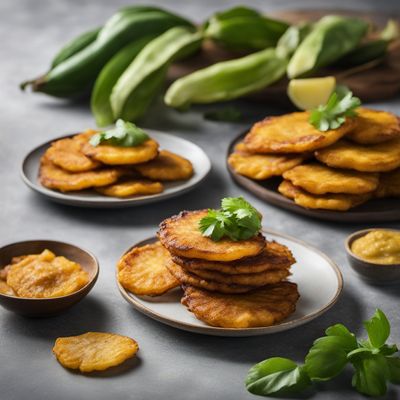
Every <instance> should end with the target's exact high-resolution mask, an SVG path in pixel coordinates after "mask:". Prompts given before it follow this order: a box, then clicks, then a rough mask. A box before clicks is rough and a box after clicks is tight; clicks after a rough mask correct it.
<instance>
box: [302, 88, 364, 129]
mask: <svg viewBox="0 0 400 400" xmlns="http://www.w3.org/2000/svg"><path fill="white" fill-rule="evenodd" d="M360 105H361V101H360V99H359V98H358V97H353V94H352V93H351V92H348V93H347V94H345V95H344V96H343V97H342V98H339V96H338V94H337V93H336V92H334V93H332V94H331V96H330V97H329V100H328V102H327V103H326V104H325V105H321V106H319V107H318V108H316V109H315V110H312V111H311V114H310V118H309V122H310V124H311V125H313V126H314V127H315V128H317V129H318V130H320V131H322V132H325V131H327V130H329V129H337V128H339V127H340V126H341V125H343V124H344V122H345V121H346V117H355V116H356V115H357V113H356V112H355V109H356V108H357V107H359V106H360Z"/></svg>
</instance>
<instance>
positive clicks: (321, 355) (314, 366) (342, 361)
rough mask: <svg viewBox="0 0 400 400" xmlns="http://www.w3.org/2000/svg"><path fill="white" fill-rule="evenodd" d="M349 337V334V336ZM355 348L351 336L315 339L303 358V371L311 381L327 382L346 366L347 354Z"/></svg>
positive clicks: (355, 345)
mask: <svg viewBox="0 0 400 400" xmlns="http://www.w3.org/2000/svg"><path fill="white" fill-rule="evenodd" d="M350 335H351V334H350ZM356 347H357V342H354V340H353V338H352V337H351V336H324V337H322V338H319V339H317V340H316V341H315V342H314V344H313V346H312V347H311V349H310V351H309V352H308V354H307V356H306V358H305V365H304V367H305V369H306V371H307V373H308V375H309V377H310V378H311V379H313V380H322V381H325V380H329V379H332V378H333V377H334V376H336V375H338V374H340V372H342V370H343V368H344V367H345V366H346V364H347V362H348V359H347V354H348V353H349V352H350V351H352V350H353V349H354V348H356Z"/></svg>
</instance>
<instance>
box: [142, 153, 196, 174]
mask: <svg viewBox="0 0 400 400" xmlns="http://www.w3.org/2000/svg"><path fill="white" fill-rule="evenodd" d="M135 169H136V170H137V171H138V172H139V173H140V175H142V176H144V177H145V178H149V179H152V180H155V181H179V180H184V179H189V178H190V177H191V176H192V175H193V166H192V163H191V162H190V161H189V160H187V159H186V158H183V157H181V156H179V155H178V154H175V153H172V152H170V151H167V150H161V151H160V153H159V154H158V156H157V157H156V158H155V159H154V160H151V161H148V162H146V163H144V164H139V165H135Z"/></svg>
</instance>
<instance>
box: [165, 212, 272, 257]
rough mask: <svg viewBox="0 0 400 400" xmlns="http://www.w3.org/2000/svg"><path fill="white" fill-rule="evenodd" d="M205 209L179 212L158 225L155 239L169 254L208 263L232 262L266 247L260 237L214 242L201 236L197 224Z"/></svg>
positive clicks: (203, 215)
mask: <svg viewBox="0 0 400 400" xmlns="http://www.w3.org/2000/svg"><path fill="white" fill-rule="evenodd" d="M206 215H207V210H197V211H182V212H181V213H180V214H178V215H175V216H173V217H171V218H168V219H166V220H164V221H163V222H161V224H160V230H159V232H158V236H159V238H160V241H161V243H162V244H163V245H164V246H165V247H166V248H167V249H168V250H169V251H170V253H171V254H172V255H178V256H181V257H186V258H200V259H202V260H210V261H233V260H239V259H241V258H244V257H251V256H256V255H258V254H260V253H261V252H262V251H263V249H264V248H265V238H264V236H262V235H261V234H258V235H257V236H254V237H253V238H251V239H248V240H240V241H237V242H235V241H232V240H229V239H222V240H220V241H218V242H214V241H213V240H211V239H210V238H208V237H205V236H203V235H202V233H201V231H200V228H199V222H200V220H201V219H202V218H203V217H205V216H206Z"/></svg>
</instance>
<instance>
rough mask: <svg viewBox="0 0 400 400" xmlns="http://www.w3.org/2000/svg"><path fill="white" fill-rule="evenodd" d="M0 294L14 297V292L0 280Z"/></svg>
mask: <svg viewBox="0 0 400 400" xmlns="http://www.w3.org/2000/svg"><path fill="white" fill-rule="evenodd" d="M0 293H1V294H5V295H7V296H15V292H14V290H13V289H12V287H11V286H9V285H7V282H6V281H3V280H2V279H0Z"/></svg>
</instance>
